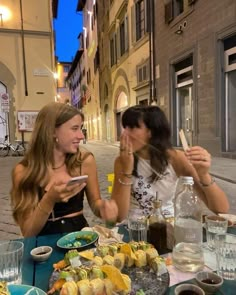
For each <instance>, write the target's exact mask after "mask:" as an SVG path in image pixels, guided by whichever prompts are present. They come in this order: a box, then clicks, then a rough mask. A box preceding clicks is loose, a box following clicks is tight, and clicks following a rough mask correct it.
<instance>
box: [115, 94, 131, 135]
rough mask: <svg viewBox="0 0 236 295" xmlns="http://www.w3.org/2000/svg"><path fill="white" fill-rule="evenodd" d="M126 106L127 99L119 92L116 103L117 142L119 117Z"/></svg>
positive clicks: (119, 129)
mask: <svg viewBox="0 0 236 295" xmlns="http://www.w3.org/2000/svg"><path fill="white" fill-rule="evenodd" d="M127 106H128V97H127V95H126V94H125V92H124V91H121V92H120V94H119V96H118V98H117V101H116V138H117V140H118V141H119V140H120V135H121V115H122V111H123V110H124V109H125V108H126V107H127Z"/></svg>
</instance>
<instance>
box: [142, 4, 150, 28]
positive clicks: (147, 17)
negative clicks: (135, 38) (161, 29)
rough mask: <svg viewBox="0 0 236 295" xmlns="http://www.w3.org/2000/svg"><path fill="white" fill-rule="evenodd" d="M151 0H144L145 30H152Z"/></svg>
mask: <svg viewBox="0 0 236 295" xmlns="http://www.w3.org/2000/svg"><path fill="white" fill-rule="evenodd" d="M150 13H151V11H150V0H144V17H145V29H144V30H145V32H150V20H151V17H150Z"/></svg>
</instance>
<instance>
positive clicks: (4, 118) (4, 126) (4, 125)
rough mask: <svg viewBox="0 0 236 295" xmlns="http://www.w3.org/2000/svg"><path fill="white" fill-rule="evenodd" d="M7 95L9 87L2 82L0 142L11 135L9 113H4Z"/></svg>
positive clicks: (0, 94) (0, 87)
mask: <svg viewBox="0 0 236 295" xmlns="http://www.w3.org/2000/svg"><path fill="white" fill-rule="evenodd" d="M5 94H7V87H6V86H5V85H4V84H3V83H2V82H1V81H0V98H1V100H0V142H1V141H3V140H4V137H5V135H9V126H8V113H7V112H4V111H3V106H2V97H4V95H5Z"/></svg>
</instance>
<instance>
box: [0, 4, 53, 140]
mask: <svg viewBox="0 0 236 295" xmlns="http://www.w3.org/2000/svg"><path fill="white" fill-rule="evenodd" d="M57 5H58V3H57V0H54V1H51V0H41V1H36V0H24V1H22V0H12V1H8V0H1V2H0V44H1V46H0V93H1V112H0V139H3V138H4V136H5V135H9V137H10V140H11V141H14V140H15V139H21V138H22V137H24V139H25V140H28V138H29V136H30V131H31V130H32V127H33V124H34V120H35V118H36V115H37V112H38V110H39V109H41V107H42V106H43V105H45V104H46V103H48V102H49V101H54V99H55V96H56V83H55V79H54V72H55V57H54V34H53V26H52V20H53V17H56V15H57Z"/></svg>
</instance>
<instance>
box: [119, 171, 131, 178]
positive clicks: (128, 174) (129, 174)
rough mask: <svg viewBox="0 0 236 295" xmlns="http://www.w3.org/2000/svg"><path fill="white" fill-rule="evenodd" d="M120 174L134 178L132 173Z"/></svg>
mask: <svg viewBox="0 0 236 295" xmlns="http://www.w3.org/2000/svg"><path fill="white" fill-rule="evenodd" d="M120 174H122V175H124V176H125V177H127V178H132V173H125V172H121V173H120Z"/></svg>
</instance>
